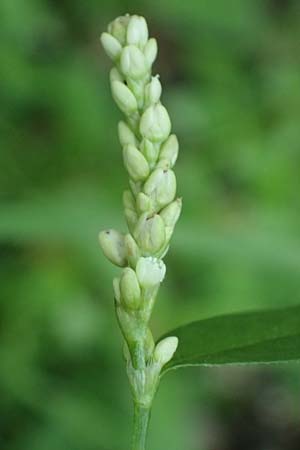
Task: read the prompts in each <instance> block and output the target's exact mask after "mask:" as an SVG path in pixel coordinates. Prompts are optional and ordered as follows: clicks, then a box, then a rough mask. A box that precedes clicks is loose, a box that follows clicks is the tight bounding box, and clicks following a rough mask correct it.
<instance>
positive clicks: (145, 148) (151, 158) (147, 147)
mask: <svg viewBox="0 0 300 450" xmlns="http://www.w3.org/2000/svg"><path fill="white" fill-rule="evenodd" d="M140 149H141V152H142V153H143V155H144V156H145V158H146V159H147V161H148V162H149V163H151V164H153V163H155V162H156V160H157V158H158V152H159V145H157V144H153V142H151V141H149V139H143V140H142V142H141V145H140Z"/></svg>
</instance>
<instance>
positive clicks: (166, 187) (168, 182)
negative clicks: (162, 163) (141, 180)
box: [144, 169, 176, 209]
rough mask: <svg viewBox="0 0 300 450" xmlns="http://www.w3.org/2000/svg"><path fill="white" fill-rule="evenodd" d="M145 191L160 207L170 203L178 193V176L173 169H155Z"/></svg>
mask: <svg viewBox="0 0 300 450" xmlns="http://www.w3.org/2000/svg"><path fill="white" fill-rule="evenodd" d="M144 192H145V194H147V195H148V196H149V197H150V198H151V199H152V201H153V203H154V205H155V206H156V208H158V209H160V208H163V207H164V206H166V205H167V204H168V203H170V202H171V201H172V200H173V199H174V197H175V194H176V177H175V174H174V172H173V171H172V170H163V169H155V170H154V171H153V172H152V173H151V175H150V176H149V178H148V179H147V181H146V183H145V185H144Z"/></svg>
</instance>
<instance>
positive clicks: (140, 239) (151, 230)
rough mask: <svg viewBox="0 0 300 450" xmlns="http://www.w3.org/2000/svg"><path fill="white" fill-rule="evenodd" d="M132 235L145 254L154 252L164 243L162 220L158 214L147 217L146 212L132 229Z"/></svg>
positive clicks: (164, 235)
mask: <svg viewBox="0 0 300 450" xmlns="http://www.w3.org/2000/svg"><path fill="white" fill-rule="evenodd" d="M134 236H135V239H136V241H137V244H138V246H139V247H140V248H141V249H142V251H143V252H144V253H145V254H153V253H156V252H158V251H159V250H160V249H161V248H162V246H163V245H164V243H165V237H166V234H165V224H164V221H163V220H162V218H161V217H160V216H159V215H158V214H155V215H154V216H153V217H147V213H145V214H142V215H141V217H140V218H139V220H138V222H137V225H136V228H135V230H134Z"/></svg>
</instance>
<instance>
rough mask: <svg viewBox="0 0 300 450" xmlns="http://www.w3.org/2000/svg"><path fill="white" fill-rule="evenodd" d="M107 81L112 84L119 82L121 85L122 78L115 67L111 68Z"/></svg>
mask: <svg viewBox="0 0 300 450" xmlns="http://www.w3.org/2000/svg"><path fill="white" fill-rule="evenodd" d="M109 80H110V83H112V82H113V81H121V83H123V81H124V78H123V77H122V75H121V73H120V72H119V71H118V69H117V68H116V67H113V68H112V69H111V71H110V72H109Z"/></svg>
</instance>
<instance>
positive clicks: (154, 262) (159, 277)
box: [136, 256, 166, 288]
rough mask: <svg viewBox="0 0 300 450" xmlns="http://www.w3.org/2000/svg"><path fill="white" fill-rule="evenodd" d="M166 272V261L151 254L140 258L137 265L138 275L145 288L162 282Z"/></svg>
mask: <svg viewBox="0 0 300 450" xmlns="http://www.w3.org/2000/svg"><path fill="white" fill-rule="evenodd" d="M165 274H166V266H165V264H164V262H163V261H162V260H160V259H158V258H153V257H152V256H149V257H148V258H143V257H142V258H140V259H139V260H138V262H137V265H136V276H137V278H138V280H139V283H140V285H141V286H142V287H143V288H150V287H154V286H157V285H158V284H160V283H161V282H162V281H163V279H164V277H165Z"/></svg>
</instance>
